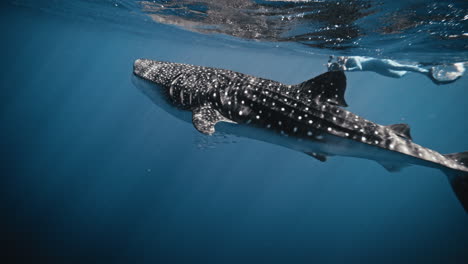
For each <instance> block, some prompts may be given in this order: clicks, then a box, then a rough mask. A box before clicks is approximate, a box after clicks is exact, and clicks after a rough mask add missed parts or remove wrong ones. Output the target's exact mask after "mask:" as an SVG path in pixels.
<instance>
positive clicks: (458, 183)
mask: <svg viewBox="0 0 468 264" xmlns="http://www.w3.org/2000/svg"><path fill="white" fill-rule="evenodd" d="M444 156H446V157H448V158H451V159H454V160H456V161H457V162H459V163H460V164H461V165H464V166H465V167H466V166H467V165H468V152H460V153H452V154H445V155H444ZM444 173H445V174H446V175H447V177H448V179H449V181H450V185H452V189H453V191H454V192H455V195H456V196H457V198H458V200H459V201H460V202H461V204H462V206H463V208H465V211H466V212H468V172H467V171H460V170H452V169H450V170H448V169H446V170H444Z"/></svg>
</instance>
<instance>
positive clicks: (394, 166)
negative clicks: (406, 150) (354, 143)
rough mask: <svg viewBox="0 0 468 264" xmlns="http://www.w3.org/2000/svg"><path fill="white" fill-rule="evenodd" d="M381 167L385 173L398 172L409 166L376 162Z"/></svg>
mask: <svg viewBox="0 0 468 264" xmlns="http://www.w3.org/2000/svg"><path fill="white" fill-rule="evenodd" d="M377 163H379V164H380V165H382V167H384V168H385V169H386V170H387V171H389V172H399V171H401V170H402V169H403V168H406V167H408V166H409V164H401V163H399V164H397V163H391V162H383V161H377Z"/></svg>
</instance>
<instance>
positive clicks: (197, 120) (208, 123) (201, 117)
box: [192, 105, 234, 135]
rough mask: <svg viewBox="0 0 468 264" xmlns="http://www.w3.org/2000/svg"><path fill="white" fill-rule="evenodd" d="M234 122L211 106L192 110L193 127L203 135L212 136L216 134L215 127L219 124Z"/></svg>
mask: <svg viewBox="0 0 468 264" xmlns="http://www.w3.org/2000/svg"><path fill="white" fill-rule="evenodd" d="M222 121H223V122H230V123H234V122H233V121H231V120H229V119H227V118H225V117H224V116H223V115H222V114H221V113H219V112H218V111H217V110H215V109H213V108H212V107H211V106H210V105H206V106H201V107H197V108H195V109H193V110H192V123H193V126H194V127H195V128H196V129H197V130H198V131H200V132H201V133H203V134H206V135H211V134H213V133H214V132H215V128H214V127H215V125H216V123H218V122H222Z"/></svg>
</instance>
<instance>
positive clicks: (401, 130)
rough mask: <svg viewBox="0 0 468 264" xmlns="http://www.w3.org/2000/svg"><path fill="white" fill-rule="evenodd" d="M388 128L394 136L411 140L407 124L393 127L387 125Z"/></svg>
mask: <svg viewBox="0 0 468 264" xmlns="http://www.w3.org/2000/svg"><path fill="white" fill-rule="evenodd" d="M387 127H388V128H390V129H391V130H393V132H395V134H397V135H399V136H401V137H404V138H407V139H411V140H412V139H413V138H411V133H410V127H409V125H408V124H394V125H388V126H387Z"/></svg>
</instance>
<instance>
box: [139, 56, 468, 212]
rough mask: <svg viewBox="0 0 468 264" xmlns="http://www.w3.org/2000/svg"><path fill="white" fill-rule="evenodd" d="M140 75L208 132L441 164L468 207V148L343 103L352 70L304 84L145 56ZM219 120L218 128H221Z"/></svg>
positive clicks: (400, 162)
mask: <svg viewBox="0 0 468 264" xmlns="http://www.w3.org/2000/svg"><path fill="white" fill-rule="evenodd" d="M133 69H134V70H133V72H134V82H135V85H137V87H139V88H140V89H141V90H142V91H143V92H144V93H145V94H147V95H148V96H149V97H150V98H151V99H152V100H153V101H154V102H155V103H156V104H157V105H159V106H160V107H161V108H163V109H164V110H165V111H167V112H169V113H170V114H172V115H174V116H176V117H178V118H180V119H183V120H186V121H189V122H192V123H193V125H194V127H195V128H196V129H197V130H198V131H199V132H201V133H203V134H207V135H211V134H213V133H215V131H221V132H224V133H230V134H235V135H237V136H243V137H248V138H252V139H256V140H261V141H265V142H269V143H273V144H277V145H281V146H284V147H287V148H290V149H293V150H297V151H301V152H304V153H306V154H307V155H310V156H312V157H314V158H316V159H317V160H320V161H322V162H323V161H326V160H327V158H328V157H329V156H334V155H340V156H351V157H357V158H365V159H369V160H375V161H377V162H378V163H380V164H381V165H382V166H383V167H384V168H386V169H387V170H388V171H391V172H394V171H399V170H400V169H401V168H403V167H406V166H409V165H421V166H426V167H432V168H437V169H440V170H442V171H443V172H444V173H445V174H447V176H448V179H449V181H450V183H451V186H452V188H453V190H454V192H455V194H456V196H457V197H458V199H459V200H460V202H461V203H462V205H463V207H464V208H465V210H466V211H468V152H461V153H453V154H445V155H442V154H440V153H437V152H436V151H433V150H430V149H427V148H424V147H422V146H420V145H417V144H415V143H414V142H413V140H412V138H411V135H410V129H409V126H408V125H406V124H395V125H388V126H383V125H379V124H376V123H373V122H371V121H369V120H366V119H364V118H362V117H359V116H357V115H355V114H353V113H351V112H349V111H347V110H345V109H344V107H346V106H347V103H346V101H345V98H344V94H345V89H346V76H345V74H344V73H343V72H342V71H329V72H326V73H324V74H322V75H319V76H317V77H315V78H313V79H310V80H308V81H305V82H303V83H300V84H297V85H286V84H282V83H280V82H276V81H273V80H267V79H263V78H258V77H254V76H250V75H246V74H242V73H239V72H234V71H230V70H224V69H216V68H210V67H201V66H194V65H188V64H179V63H171V62H162V61H153V60H147V59H138V60H136V61H135V63H134V67H133ZM215 126H216V129H215Z"/></svg>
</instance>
